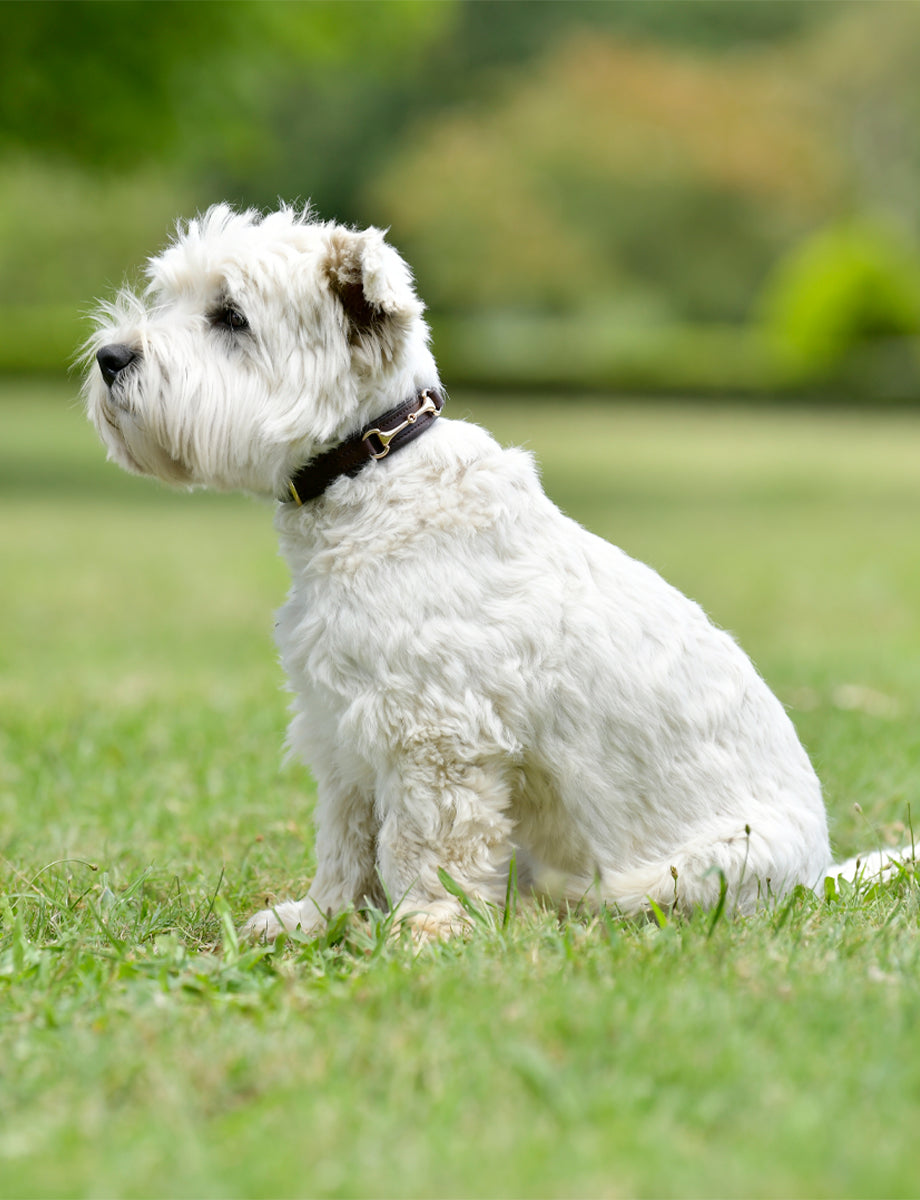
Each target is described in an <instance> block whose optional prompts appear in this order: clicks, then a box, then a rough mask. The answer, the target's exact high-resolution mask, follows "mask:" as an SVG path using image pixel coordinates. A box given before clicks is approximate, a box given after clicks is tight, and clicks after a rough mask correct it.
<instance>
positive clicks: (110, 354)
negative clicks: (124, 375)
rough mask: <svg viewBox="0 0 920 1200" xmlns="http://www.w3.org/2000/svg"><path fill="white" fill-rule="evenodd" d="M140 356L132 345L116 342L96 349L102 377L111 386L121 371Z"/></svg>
mask: <svg viewBox="0 0 920 1200" xmlns="http://www.w3.org/2000/svg"><path fill="white" fill-rule="evenodd" d="M139 357H140V355H139V354H137V353H136V352H135V351H134V350H132V349H131V347H130V346H123V345H122V344H121V343H120V342H116V343H115V344H114V345H112V346H103V347H102V349H101V350H97V351H96V362H97V363H98V364H99V370H100V371H101V372H102V378H103V379H104V380H105V381H106V383H107V384H108V385H109V387H111V386H112V384H113V383H114V382H115V380H116V379H117V378H118V376H119V375H120V374H121V372H122V371H123V370H124V369H125V368H126V367H130V366H131V364H132V363H133V362H135V361H136V360H137V359H138V358H139Z"/></svg>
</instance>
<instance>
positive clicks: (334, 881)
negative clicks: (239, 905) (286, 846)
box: [244, 783, 382, 941]
mask: <svg viewBox="0 0 920 1200" xmlns="http://www.w3.org/2000/svg"><path fill="white" fill-rule="evenodd" d="M316 824H317V833H316V860H317V861H316V875H315V877H314V879H313V883H312V885H311V887H310V890H309V892H308V893H307V895H306V896H305V897H304V898H303V900H285V901H284V902H283V903H281V904H276V905H274V906H273V907H272V908H266V909H263V910H262V912H259V913H256V915H255V916H254V917H250V919H249V920H248V921H247V922H246V926H245V930H244V932H245V933H246V934H247V935H248V936H249V937H252V938H257V939H259V940H263V941H271V940H272V939H273V938H275V937H277V936H278V934H279V933H280V932H281V931H282V929H286V930H288V931H291V932H292V931H294V930H296V929H298V928H299V929H300V930H301V932H302V933H304V934H307V935H308V936H311V935H313V936H315V935H318V934H319V933H321V932H322V930H323V929H324V928H325V926H326V923H327V921H328V920H329V918H330V917H334V916H336V915H337V914H338V913H340V912H343V911H344V910H345V909H347V908H348V907H349V906H350V905H352V904H361V903H363V902H364V901H365V900H368V899H370V900H373V901H375V902H376V901H380V900H381V899H382V897H381V896H380V883H379V880H378V878H377V867H376V861H375V855H376V845H377V820H376V817H375V816H374V810H373V805H372V803H371V801H370V799H369V798H368V797H367V796H365V795H363V794H362V793H360V792H348V791H340V790H339V789H338V788H336V787H335V786H333V785H331V784H326V785H325V786H324V785H323V784H322V783H321V784H320V787H319V799H318V802H317V808H316Z"/></svg>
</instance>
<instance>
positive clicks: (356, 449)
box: [282, 388, 444, 505]
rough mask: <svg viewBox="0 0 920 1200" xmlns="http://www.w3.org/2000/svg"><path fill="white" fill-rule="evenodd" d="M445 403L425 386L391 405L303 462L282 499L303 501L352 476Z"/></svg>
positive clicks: (426, 424) (414, 433)
mask: <svg viewBox="0 0 920 1200" xmlns="http://www.w3.org/2000/svg"><path fill="white" fill-rule="evenodd" d="M443 407H444V396H443V395H442V394H441V392H439V391H438V390H437V388H425V390H424V391H422V392H418V393H417V394H416V395H415V396H413V397H412V398H411V400H407V401H406V402H405V403H404V404H400V405H399V407H398V408H391V409H390V411H389V412H386V413H384V414H383V416H382V417H378V418H377V420H376V421H374V422H373V423H372V424H370V425H365V427H364V428H363V429H362V430H361V431H360V432H359V433H356V434H353V436H352V437H350V438H347V439H346V440H345V441H344V442H340V443H339V444H338V446H334V447H333V448H332V449H331V450H327V451H326V452H325V453H324V454H320V455H319V457H317V458H313V459H311V460H310V462H308V463H306V464H305V465H304V466H302V467H301V468H300V470H299V471H298V472H297V473H296V474H295V475H292V476H291V478H290V479H289V480H288V482H287V487H286V489H285V493H286V494H285V495H284V496H283V497H282V500H283V502H285V503H290V502H292V501H293V503H295V504H298V505H302V504H306V503H307V502H308V501H310V500H315V499H316V498H317V497H318V496H321V495H322V494H323V492H324V491H325V490H326V488H327V487H329V485H330V484H331V483H334V482H335V480H336V479H339V478H340V477H341V476H342V475H347V476H349V478H351V477H353V476H355V475H357V474H358V472H359V471H360V470H362V469H363V468H364V467H366V466H367V464H368V463H370V462H373V461H374V460H375V459H381V458H386V457H387V455H388V454H392V453H393V452H394V451H396V450H401V449H402V448H403V446H408V444H409V443H410V442H413V441H415V439H416V438H417V437H418V436H419V435H420V434H422V433H424V432H425V430H426V429H428V428H430V426H431V425H433V424H434V422H435V421H436V420H437V418H438V417H439V416H440V413H441V409H442V408H443Z"/></svg>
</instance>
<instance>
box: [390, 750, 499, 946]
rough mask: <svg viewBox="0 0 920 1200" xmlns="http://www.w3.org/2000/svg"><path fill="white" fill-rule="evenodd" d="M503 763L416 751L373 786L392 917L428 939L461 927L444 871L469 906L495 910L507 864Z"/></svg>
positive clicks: (461, 915) (463, 920) (462, 921)
mask: <svg viewBox="0 0 920 1200" xmlns="http://www.w3.org/2000/svg"><path fill="white" fill-rule="evenodd" d="M506 774H507V767H506V764H504V763H500V762H476V763H470V762H462V761H460V762H457V761H451V760H450V757H449V756H447V755H444V754H443V753H439V752H436V751H430V752H429V751H424V750H423V751H421V752H419V753H416V754H413V755H412V756H410V757H406V758H403V759H402V761H401V762H400V763H399V764H398V765H397V766H396V768H395V769H393V770H392V771H389V772H387V774H386V776H385V777H384V778H382V779H381V780H379V781H378V790H377V810H378V813H379V815H380V817H381V818H382V820H381V824H380V831H379V833H378V843H377V865H378V869H379V872H380V878H381V881H382V883H383V885H384V887H385V889H386V892H387V894H388V896H389V899H390V902H391V903H392V904H394V905H396V906H397V907H396V911H397V915H398V916H402V917H403V918H404V919H405V920H407V921H408V922H410V923H411V925H412V926H413V928H414V929H415V930H416V931H418V932H421V933H423V934H425V935H428V936H433V937H443V936H447V935H449V934H451V933H454V932H457V931H458V930H460V929H461V928H463V926H464V925H465V924H466V923H467V922H466V918H465V912H464V908H463V906H462V904H461V903H460V901H459V900H458V899H457V897H456V896H454V895H452V894H451V893H450V892H449V891H448V890H447V889H446V888H445V886H444V884H443V883H442V882H441V878H440V877H439V868H441V869H443V870H444V871H445V872H446V873H447V874H448V875H449V876H450V878H451V879H452V880H453V882H454V883H456V884H457V885H459V887H460V888H462V889H463V891H464V892H465V893H466V894H467V895H468V896H469V897H470V898H471V899H472V900H474V901H486V902H488V903H493V904H500V903H501V902H502V901H503V900H504V896H505V889H506V886H507V878H508V866H509V862H510V858H511V849H512V847H511V829H512V822H511V819H510V816H509V805H510V788H509V786H508V782H507V779H506Z"/></svg>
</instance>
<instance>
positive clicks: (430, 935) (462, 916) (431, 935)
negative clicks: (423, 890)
mask: <svg viewBox="0 0 920 1200" xmlns="http://www.w3.org/2000/svg"><path fill="white" fill-rule="evenodd" d="M404 912H405V915H400V914H399V913H397V916H396V920H397V925H405V926H407V927H408V928H409V930H410V931H411V934H412V940H413V941H414V942H415V943H416V945H418V946H423V945H425V943H426V942H444V941H447V939H448V938H452V937H457V936H458V935H463V934H468V933H469V932H470V930H471V928H472V925H471V922H470V919H469V917H468V916H467V915H466V913H465V912H464V911H463V909H462V908H460V906H459V905H456V904H453V903H451V902H449V901H447V902H443V903H440V904H439V903H434V904H430V905H426V907H425V908H418V909H413V908H412V907H411V906H410V905H409V904H406V905H405V906H404Z"/></svg>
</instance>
